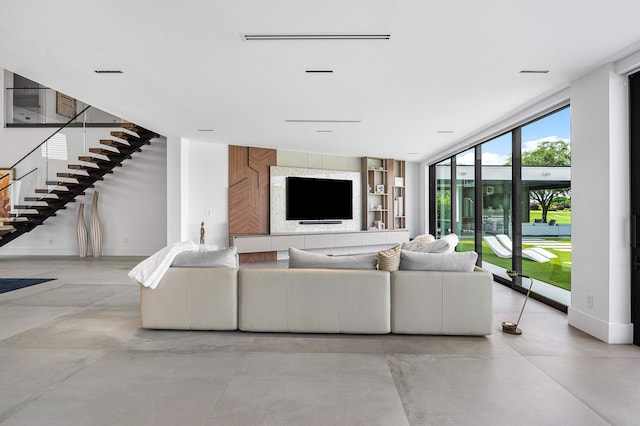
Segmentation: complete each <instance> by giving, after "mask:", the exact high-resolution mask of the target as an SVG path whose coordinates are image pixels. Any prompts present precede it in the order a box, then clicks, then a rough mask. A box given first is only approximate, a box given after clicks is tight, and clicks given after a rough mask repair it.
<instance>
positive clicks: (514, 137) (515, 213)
mask: <svg viewBox="0 0 640 426" xmlns="http://www.w3.org/2000/svg"><path fill="white" fill-rule="evenodd" d="M511 141H512V148H511V159H512V161H511V204H512V205H511V233H512V235H511V240H512V241H513V257H512V259H511V261H512V264H511V268H512V269H513V270H514V271H518V272H520V273H521V272H522V190H521V189H522V128H521V127H516V128H515V129H513V131H512V133H511Z"/></svg>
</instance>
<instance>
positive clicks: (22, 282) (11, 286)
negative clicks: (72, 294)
mask: <svg viewBox="0 0 640 426" xmlns="http://www.w3.org/2000/svg"><path fill="white" fill-rule="evenodd" d="M51 280H55V278H0V293H6V292H8V291H13V290H18V289H19V288H24V287H29V286H32V285H36V284H42V283H46V282H47V281H51Z"/></svg>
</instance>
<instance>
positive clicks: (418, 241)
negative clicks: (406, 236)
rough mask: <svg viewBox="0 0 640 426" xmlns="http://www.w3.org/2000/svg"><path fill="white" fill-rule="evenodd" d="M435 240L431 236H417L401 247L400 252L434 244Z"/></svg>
mask: <svg viewBox="0 0 640 426" xmlns="http://www.w3.org/2000/svg"><path fill="white" fill-rule="evenodd" d="M435 240H436V239H435V237H434V236H433V235H431V234H425V235H418V236H417V237H415V238H414V239H413V240H411V241H409V242H408V243H404V244H403V245H402V250H415V249H416V248H417V247H420V246H423V245H425V244H429V243H432V242H434V241H435Z"/></svg>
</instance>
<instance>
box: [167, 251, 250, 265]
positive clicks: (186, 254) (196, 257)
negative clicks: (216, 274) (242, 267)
mask: <svg viewBox="0 0 640 426" xmlns="http://www.w3.org/2000/svg"><path fill="white" fill-rule="evenodd" d="M236 253H237V248H236V247H229V248H224V249H220V250H210V251H183V252H182V253H178V255H177V256H176V257H175V258H174V259H173V263H171V266H172V267H174V268H237V267H238V256H237V255H236Z"/></svg>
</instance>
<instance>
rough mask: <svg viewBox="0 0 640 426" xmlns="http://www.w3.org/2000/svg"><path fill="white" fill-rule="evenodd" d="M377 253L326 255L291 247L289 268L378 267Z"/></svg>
mask: <svg viewBox="0 0 640 426" xmlns="http://www.w3.org/2000/svg"><path fill="white" fill-rule="evenodd" d="M377 266H378V257H377V256H376V254H361V255H356V256H326V255H324V254H319V253H311V252H308V251H304V250H299V249H296V248H293V247H291V248H289V268H309V269H377Z"/></svg>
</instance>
